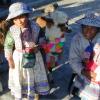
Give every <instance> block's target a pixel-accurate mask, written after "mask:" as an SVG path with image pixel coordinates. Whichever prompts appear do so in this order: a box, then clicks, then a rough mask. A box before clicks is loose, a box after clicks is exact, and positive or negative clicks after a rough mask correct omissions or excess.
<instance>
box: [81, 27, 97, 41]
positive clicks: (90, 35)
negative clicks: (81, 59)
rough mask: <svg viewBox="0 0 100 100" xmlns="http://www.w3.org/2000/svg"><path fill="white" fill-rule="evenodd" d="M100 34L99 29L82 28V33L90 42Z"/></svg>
mask: <svg viewBox="0 0 100 100" xmlns="http://www.w3.org/2000/svg"><path fill="white" fill-rule="evenodd" d="M97 32H98V28H96V27H94V26H86V25H83V26H82V33H83V35H84V37H85V38H86V39H88V40H92V39H93V38H94V37H95V35H96V34H97Z"/></svg>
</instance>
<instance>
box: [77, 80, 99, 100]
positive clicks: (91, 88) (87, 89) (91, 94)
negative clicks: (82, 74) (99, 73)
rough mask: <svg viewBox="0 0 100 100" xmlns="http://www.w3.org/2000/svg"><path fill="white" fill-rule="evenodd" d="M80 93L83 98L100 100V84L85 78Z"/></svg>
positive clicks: (84, 99) (85, 99)
mask: <svg viewBox="0 0 100 100" xmlns="http://www.w3.org/2000/svg"><path fill="white" fill-rule="evenodd" d="M79 93H80V94H79V95H80V97H81V98H82V100H100V84H96V83H94V82H90V81H89V80H87V79H85V81H84V85H81V87H80V92H79Z"/></svg>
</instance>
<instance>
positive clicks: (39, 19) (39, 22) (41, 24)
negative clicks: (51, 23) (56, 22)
mask: <svg viewBox="0 0 100 100" xmlns="http://www.w3.org/2000/svg"><path fill="white" fill-rule="evenodd" d="M36 23H37V24H38V25H39V26H40V27H41V28H43V27H45V26H46V21H45V20H43V19H42V18H40V17H39V18H37V20H36Z"/></svg>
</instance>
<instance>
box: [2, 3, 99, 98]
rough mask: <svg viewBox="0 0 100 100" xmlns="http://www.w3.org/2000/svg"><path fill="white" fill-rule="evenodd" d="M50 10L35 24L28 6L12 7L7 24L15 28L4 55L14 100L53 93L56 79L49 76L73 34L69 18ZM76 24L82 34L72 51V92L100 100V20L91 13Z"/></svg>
mask: <svg viewBox="0 0 100 100" xmlns="http://www.w3.org/2000/svg"><path fill="white" fill-rule="evenodd" d="M57 7H58V6H57V5H55V8H56V9H57ZM50 10H52V11H50ZM50 10H48V9H47V10H45V12H46V13H48V14H47V15H46V16H39V17H37V18H36V20H35V21H33V20H30V14H31V11H32V10H30V9H29V7H28V6H27V5H26V4H24V3H22V2H17V3H13V4H11V6H10V7H9V14H8V17H7V19H6V21H10V22H11V23H12V24H11V25H10V27H9V29H8V30H7V32H6V36H5V39H4V53H5V57H6V59H7V61H8V65H9V80H8V87H9V89H10V90H11V94H12V95H13V96H14V97H15V100H22V98H27V100H39V95H47V94H49V92H50V88H51V87H50V84H51V82H53V78H50V77H49V76H48V75H49V74H48V73H50V74H51V75H52V69H53V68H54V67H56V66H58V65H59V60H61V57H63V56H62V54H63V51H64V45H66V44H65V41H67V40H66V39H65V34H67V33H68V32H69V31H70V30H69V28H68V16H67V15H66V14H65V13H64V12H61V11H58V10H55V9H54V8H53V9H51V8H50ZM54 10H55V11H54ZM15 12H16V13H15ZM77 23H78V24H80V28H81V32H79V33H77V34H75V36H74V37H73V38H72V41H71V46H70V48H69V59H70V66H71V68H72V69H73V74H74V75H75V77H74V79H73V78H72V80H71V81H73V80H74V82H73V88H72V91H73V90H74V88H75V89H76V88H77V90H78V91H74V92H77V95H78V96H79V97H80V98H81V99H82V100H99V99H100V66H99V65H100V61H99V59H100V52H99V51H100V50H99V48H100V39H99V38H100V33H99V32H100V17H99V15H98V14H97V13H90V14H88V15H86V16H84V18H82V19H80V20H78V21H77ZM0 38H1V37H0ZM66 78H67V76H66ZM66 88H67V87H66Z"/></svg>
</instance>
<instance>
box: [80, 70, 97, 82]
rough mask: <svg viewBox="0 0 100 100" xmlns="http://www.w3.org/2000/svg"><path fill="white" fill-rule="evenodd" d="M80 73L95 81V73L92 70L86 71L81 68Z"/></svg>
mask: <svg viewBox="0 0 100 100" xmlns="http://www.w3.org/2000/svg"><path fill="white" fill-rule="evenodd" d="M81 73H82V74H83V75H84V76H86V77H87V78H88V79H89V80H91V81H95V79H96V73H94V72H93V71H87V70H85V69H83V70H82V71H81Z"/></svg>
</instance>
